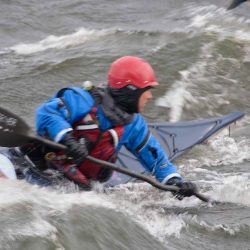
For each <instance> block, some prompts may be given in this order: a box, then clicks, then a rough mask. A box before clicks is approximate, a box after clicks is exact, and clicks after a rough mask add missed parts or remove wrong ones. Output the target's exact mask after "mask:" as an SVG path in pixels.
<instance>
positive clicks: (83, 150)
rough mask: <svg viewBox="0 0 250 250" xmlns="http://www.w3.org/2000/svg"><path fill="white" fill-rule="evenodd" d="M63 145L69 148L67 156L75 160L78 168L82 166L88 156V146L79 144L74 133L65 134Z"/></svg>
mask: <svg viewBox="0 0 250 250" xmlns="http://www.w3.org/2000/svg"><path fill="white" fill-rule="evenodd" d="M61 143H62V144H63V145H65V146H66V147H67V150H66V154H67V155H68V156H69V157H72V158H73V160H74V162H75V164H76V165H77V166H78V165H80V164H81V163H82V162H83V160H84V159H85V158H86V157H87V156H88V149H87V147H86V145H85V144H80V143H79V142H77V140H76V139H75V137H74V135H73V133H72V131H70V132H68V133H66V134H65V136H64V138H63V139H62V141H61Z"/></svg>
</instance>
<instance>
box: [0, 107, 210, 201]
mask: <svg viewBox="0 0 250 250" xmlns="http://www.w3.org/2000/svg"><path fill="white" fill-rule="evenodd" d="M31 141H39V142H41V143H44V144H46V145H48V146H51V147H54V148H57V149H62V150H65V149H67V148H66V146H64V145H62V144H59V143H56V142H53V141H51V140H48V139H45V138H43V137H40V136H37V135H36V134H35V132H34V131H33V130H32V129H31V128H30V127H29V126H28V125H27V124H26V122H25V121H24V120H23V119H22V118H20V117H18V116H17V115H15V114H13V113H12V112H10V111H7V110H6V109H3V108H1V107H0V145H1V146H2V147H18V146H21V145H24V144H26V143H28V142H31ZM87 159H88V160H90V161H92V162H95V163H97V164H100V165H102V166H103V167H104V168H108V169H111V170H114V171H117V172H120V173H122V174H125V175H128V176H131V177H133V178H136V179H139V180H142V181H145V182H147V183H149V184H151V185H152V186H154V187H156V188H158V189H160V190H164V191H170V192H177V191H178V190H179V188H178V187H176V186H172V185H164V184H161V183H159V182H157V181H156V180H155V179H154V178H152V177H150V176H146V175H143V174H140V173H136V172H134V171H131V170H128V169H125V168H121V167H119V166H117V165H115V164H113V163H111V162H107V161H103V160H99V159H96V158H94V157H92V156H87ZM194 195H195V196H196V197H197V198H199V199H200V200H202V201H205V202H212V201H211V200H210V199H209V198H207V197H205V196H203V195H202V194H199V193H196V194H194Z"/></svg>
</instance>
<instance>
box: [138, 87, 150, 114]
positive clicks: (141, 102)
mask: <svg viewBox="0 0 250 250" xmlns="http://www.w3.org/2000/svg"><path fill="white" fill-rule="evenodd" d="M152 97H153V96H152V92H151V90H150V89H149V90H147V91H145V92H143V94H142V95H141V96H140V98H139V103H138V111H139V113H143V111H144V107H145V105H146V103H147V102H148V101H150V100H151V99H152Z"/></svg>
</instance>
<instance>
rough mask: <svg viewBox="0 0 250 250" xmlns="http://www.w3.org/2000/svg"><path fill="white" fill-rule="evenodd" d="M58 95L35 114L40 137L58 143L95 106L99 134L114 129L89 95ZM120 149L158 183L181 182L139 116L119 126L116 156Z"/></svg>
mask: <svg viewBox="0 0 250 250" xmlns="http://www.w3.org/2000/svg"><path fill="white" fill-rule="evenodd" d="M59 92H60V91H59ZM59 92H58V93H59ZM58 93H57V94H56V95H55V96H53V97H52V98H51V99H49V100H48V101H47V102H45V103H44V104H42V105H41V106H40V107H39V108H38V109H37V111H36V129H37V132H38V134H39V135H40V136H47V137H49V138H50V139H51V140H53V141H55V142H60V141H61V140H62V139H63V138H64V135H65V134H66V133H67V132H68V131H71V130H73V128H72V127H73V125H74V124H75V123H77V122H78V121H80V120H81V119H83V118H84V117H85V116H86V115H88V114H89V113H90V112H91V110H92V108H93V107H94V106H97V113H96V118H97V120H98V126H99V129H100V130H101V131H103V132H104V131H107V130H109V129H111V128H114V127H115V126H116V125H115V124H114V122H113V121H112V119H110V118H108V117H107V115H106V114H105V110H104V108H103V105H102V104H98V105H96V103H95V100H94V98H93V96H92V95H91V94H90V92H89V91H86V90H84V89H82V88H78V87H73V88H67V89H64V91H63V92H61V94H60V95H58ZM110 98H111V97H110ZM122 146H125V147H126V148H127V149H128V150H129V151H130V152H131V153H133V154H134V155H135V156H136V157H137V158H138V159H139V160H140V162H141V164H142V165H143V167H144V168H145V170H146V171H147V172H149V173H151V175H153V176H155V178H156V179H157V180H158V181H159V182H161V183H166V182H167V181H168V180H169V179H170V178H172V177H177V178H180V179H181V176H180V175H179V173H177V169H176V166H174V165H173V164H172V163H171V162H170V161H169V160H168V157H167V156H166V154H165V152H164V151H163V150H162V148H161V146H160V144H159V142H158V141H157V140H156V139H155V137H154V136H153V135H152V134H151V133H150V130H149V128H148V126H147V124H146V122H145V120H144V119H143V117H142V116H141V115H140V114H137V113H136V114H134V115H133V116H132V119H131V121H130V122H129V123H127V124H124V125H123V134H122V136H121V138H120V140H119V143H118V145H117V146H116V153H117V154H118V152H119V150H120V149H121V147H122Z"/></svg>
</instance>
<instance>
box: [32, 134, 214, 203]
mask: <svg viewBox="0 0 250 250" xmlns="http://www.w3.org/2000/svg"><path fill="white" fill-rule="evenodd" d="M30 138H32V139H33V140H38V141H40V142H42V143H44V144H46V145H48V146H51V147H54V148H57V149H62V150H66V149H67V147H66V146H64V145H62V144H59V143H56V142H53V141H50V140H48V139H45V138H43V137H40V136H34V135H32V134H31V135H30ZM86 159H88V160H90V161H92V162H94V163H97V164H100V165H102V167H104V168H107V169H111V170H114V171H116V172H119V173H122V174H126V175H128V176H131V177H133V178H136V179H139V180H141V181H145V182H147V183H149V184H150V185H152V186H154V187H155V188H158V189H160V190H163V191H170V192H178V191H179V187H176V186H173V185H164V184H161V183H159V182H157V181H156V180H155V179H154V178H152V177H150V176H146V175H144V174H140V173H137V172H134V171H131V170H128V169H126V168H121V167H119V166H117V165H116V164H114V163H111V162H107V161H103V160H100V159H96V158H94V157H92V156H87V157H86ZM194 195H195V196H196V197H197V198H199V199H200V200H202V201H204V202H209V201H210V199H208V198H207V197H205V196H204V195H202V194H199V193H196V194H194Z"/></svg>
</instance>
